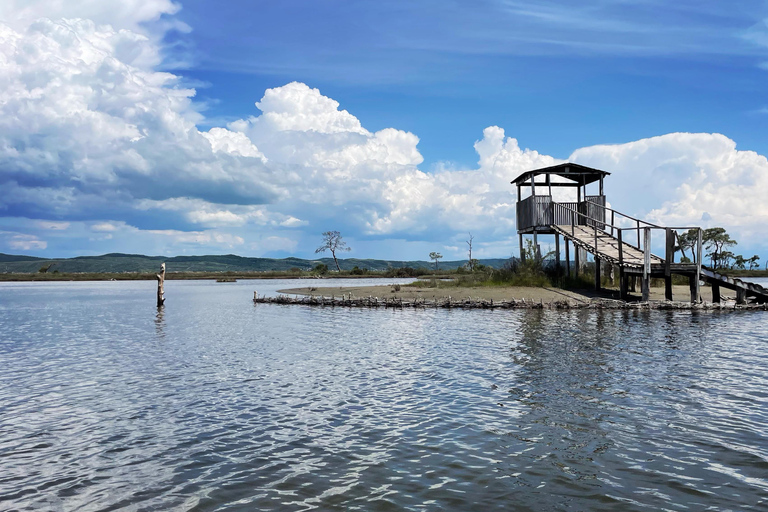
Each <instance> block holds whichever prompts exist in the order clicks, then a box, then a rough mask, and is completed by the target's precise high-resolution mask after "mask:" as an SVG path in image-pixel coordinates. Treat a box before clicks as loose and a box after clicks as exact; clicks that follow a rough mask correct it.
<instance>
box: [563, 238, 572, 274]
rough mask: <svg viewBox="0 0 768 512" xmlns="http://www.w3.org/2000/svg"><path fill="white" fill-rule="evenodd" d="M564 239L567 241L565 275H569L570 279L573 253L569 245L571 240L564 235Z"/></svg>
mask: <svg viewBox="0 0 768 512" xmlns="http://www.w3.org/2000/svg"><path fill="white" fill-rule="evenodd" d="M563 240H564V241H565V275H566V277H568V279H570V278H571V254H570V250H569V249H568V246H569V245H570V242H568V239H567V238H565V237H563Z"/></svg>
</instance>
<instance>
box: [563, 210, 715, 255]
mask: <svg viewBox="0 0 768 512" xmlns="http://www.w3.org/2000/svg"><path fill="white" fill-rule="evenodd" d="M584 202H585V203H589V204H590V205H595V206H599V207H601V208H603V209H604V210H610V211H611V212H613V213H614V214H615V213H618V214H619V215H621V216H623V217H626V218H628V219H631V220H634V221H635V222H636V223H637V225H636V226H635V227H619V226H617V225H616V224H615V220H614V219H613V217H614V216H613V215H611V217H612V220H611V222H607V221H606V220H603V219H596V218H594V217H591V216H589V215H587V214H585V213H582V212H580V211H578V210H577V209H574V208H571V207H569V206H566V205H564V204H562V203H558V202H555V201H552V206H553V207H556V208H561V209H563V210H565V211H570V212H572V213H575V214H576V215H578V216H579V217H583V218H584V219H586V220H587V221H591V222H593V223H594V225H593V226H591V227H592V228H594V230H595V249H597V226H598V225H603V226H606V225H607V226H610V228H611V236H613V232H614V229H615V230H616V231H617V235H618V239H619V241H620V243H619V261H620V262H623V259H624V258H623V256H624V255H623V252H624V251H623V247H622V243H621V242H623V243H627V244H628V245H630V246H632V247H636V248H637V249H638V250H642V251H643V252H644V253H645V252H646V251H645V250H644V249H641V245H640V233H641V231H642V232H645V233H647V236H646V237H645V238H646V242H647V243H650V231H651V230H653V229H661V230H664V231H665V232H672V233H674V236H675V238H677V241H678V246H679V247H680V252H681V254H682V255H683V256H685V257H687V256H686V254H685V250H684V249H683V248H682V244H680V234H679V233H678V231H684V230H691V229H696V230H699V234H701V227H699V226H689V227H668V226H659V225H657V224H653V223H651V222H647V221H644V220H641V219H637V218H635V217H631V216H629V215H626V214H624V213H621V212H619V211H616V210H614V209H613V208H609V207H606V206H603V205H601V204H599V203H595V202H593V201H584ZM640 223H643V224H646V225H645V226H642V227H641V226H640ZM575 224H576V223H575V222H574V216H573V215H571V235H573V234H574V231H575ZM635 230H636V231H637V245H636V246H635V245H632V244H630V243H628V242H624V241H623V240H622V238H623V237H622V236H621V235H622V232H623V231H635ZM605 231H607V230H605ZM699 238H700V237H699ZM700 244H701V242H700V241H699V242H698V244H697V245H700ZM670 249H673V248H672V247H670ZM696 249H697V250H695V251H694V250H693V247H692V248H691V250H692V254H691V256H692V260H693V262H694V263H698V262H699V260H700V256H699V257H697V253H701V247H697V248H696ZM667 252H669V249H668V250H667ZM674 252H676V251H673V253H674ZM649 254H650V253H649ZM670 256H671V257H672V258H674V256H673V255H670V254H667V257H666V258H665V261H667V262H671V259H670Z"/></svg>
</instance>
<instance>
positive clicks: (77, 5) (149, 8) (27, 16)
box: [0, 0, 181, 32]
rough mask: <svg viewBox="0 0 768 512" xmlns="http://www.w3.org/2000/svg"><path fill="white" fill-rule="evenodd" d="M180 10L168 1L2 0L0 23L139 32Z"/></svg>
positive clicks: (19, 26)
mask: <svg viewBox="0 0 768 512" xmlns="http://www.w3.org/2000/svg"><path fill="white" fill-rule="evenodd" d="M180 8H181V6H180V5H179V4H178V3H175V2H172V1H170V0H120V1H109V2H105V1H100V0H4V1H3V2H2V3H0V21H3V22H4V23H6V24H8V25H10V26H12V27H14V28H17V29H23V28H25V27H27V26H29V24H30V23H32V22H33V21H35V20H37V19H40V18H49V19H54V20H55V19H61V18H82V19H88V20H93V21H94V22H95V23H98V24H102V25H111V26H112V27H114V28H115V29H118V30H119V29H126V30H130V31H132V32H142V31H143V30H144V24H145V23H147V22H152V21H157V20H158V19H160V17H161V16H163V15H170V14H175V13H176V12H178V11H179V9H180ZM176 23H178V22H176Z"/></svg>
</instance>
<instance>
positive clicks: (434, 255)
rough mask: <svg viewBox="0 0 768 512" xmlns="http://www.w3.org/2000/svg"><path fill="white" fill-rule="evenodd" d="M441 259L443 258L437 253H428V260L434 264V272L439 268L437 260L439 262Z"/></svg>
mask: <svg viewBox="0 0 768 512" xmlns="http://www.w3.org/2000/svg"><path fill="white" fill-rule="evenodd" d="M442 257H443V255H442V254H440V253H439V252H431V253H429V259H431V260H432V261H434V262H435V270H439V268H440V266H439V265H438V264H437V260H439V259H440V258H442Z"/></svg>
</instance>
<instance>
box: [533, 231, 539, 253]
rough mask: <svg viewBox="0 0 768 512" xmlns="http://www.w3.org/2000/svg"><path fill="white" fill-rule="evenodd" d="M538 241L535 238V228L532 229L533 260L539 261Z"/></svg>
mask: <svg viewBox="0 0 768 512" xmlns="http://www.w3.org/2000/svg"><path fill="white" fill-rule="evenodd" d="M539 258H540V254H539V239H538V238H537V236H536V228H533V259H534V260H535V261H539Z"/></svg>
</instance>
